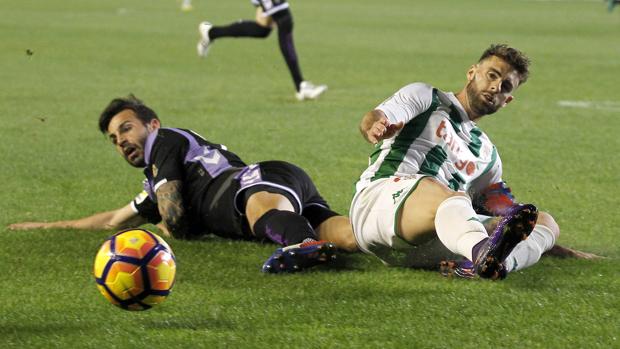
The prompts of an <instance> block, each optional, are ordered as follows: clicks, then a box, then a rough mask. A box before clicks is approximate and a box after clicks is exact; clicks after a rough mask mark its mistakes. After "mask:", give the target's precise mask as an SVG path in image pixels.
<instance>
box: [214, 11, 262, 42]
mask: <svg viewBox="0 0 620 349" xmlns="http://www.w3.org/2000/svg"><path fill="white" fill-rule="evenodd" d="M272 22H273V21H272V20H271V18H270V17H265V16H263V12H262V10H261V8H260V7H258V8H256V20H254V21H249V20H239V21H237V22H235V23H232V24H229V25H227V26H214V27H212V28H211V29H210V30H209V32H208V37H209V40H211V41H213V40H215V39H217V38H223V37H235V38H240V37H247V38H266V37H267V36H269V33H271V27H272V25H273V24H272Z"/></svg>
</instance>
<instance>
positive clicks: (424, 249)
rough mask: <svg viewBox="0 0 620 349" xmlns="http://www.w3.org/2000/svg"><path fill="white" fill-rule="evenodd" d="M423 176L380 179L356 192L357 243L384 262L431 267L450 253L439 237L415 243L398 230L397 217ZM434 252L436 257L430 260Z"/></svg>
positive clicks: (353, 218) (353, 220)
mask: <svg viewBox="0 0 620 349" xmlns="http://www.w3.org/2000/svg"><path fill="white" fill-rule="evenodd" d="M424 177H426V176H425V175H413V176H408V177H390V178H383V179H378V180H375V181H373V182H372V183H371V184H370V185H369V186H368V187H366V188H365V189H364V190H362V191H361V192H359V193H357V194H356V195H355V197H354V198H353V202H352V203H351V209H350V212H349V215H350V217H351V223H352V224H353V233H354V234H355V239H356V240H357V245H358V246H359V248H360V249H361V250H362V251H364V252H366V253H369V254H373V255H375V256H377V257H378V258H379V259H381V261H383V263H384V264H387V265H393V266H405V267H432V265H433V264H434V263H435V262H436V261H435V259H441V258H442V257H443V256H440V255H442V254H445V253H446V252H447V253H448V254H449V251H448V250H447V249H446V248H445V247H443V245H442V244H441V242H439V239H435V240H437V241H435V242H430V243H428V244H424V245H420V246H414V245H411V244H410V243H408V242H407V241H405V240H404V239H403V238H401V237H400V236H399V235H398V233H397V227H396V217H398V215H399V214H400V211H401V209H402V207H403V204H404V203H405V201H406V199H407V198H408V197H409V195H411V193H412V192H413V191H414V190H415V188H416V187H417V185H418V182H419V181H420V180H421V179H422V178H424ZM431 255H432V256H433V257H437V258H433V260H431V259H430V257H431ZM439 261H440V260H439ZM424 264H428V265H424Z"/></svg>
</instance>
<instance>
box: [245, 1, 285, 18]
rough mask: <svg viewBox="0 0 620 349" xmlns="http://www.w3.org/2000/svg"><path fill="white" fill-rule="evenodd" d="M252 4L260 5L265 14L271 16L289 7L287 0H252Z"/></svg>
mask: <svg viewBox="0 0 620 349" xmlns="http://www.w3.org/2000/svg"><path fill="white" fill-rule="evenodd" d="M252 4H253V5H254V6H257V7H258V6H260V7H261V8H262V9H263V14H264V15H265V16H271V15H273V14H274V13H276V12H280V11H282V10H284V9H287V8H288V2H286V0H252Z"/></svg>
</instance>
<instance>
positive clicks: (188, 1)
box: [181, 0, 194, 12]
mask: <svg viewBox="0 0 620 349" xmlns="http://www.w3.org/2000/svg"><path fill="white" fill-rule="evenodd" d="M193 9H194V7H193V6H192V0H183V2H182V3H181V11H185V12H188V11H191V10H193Z"/></svg>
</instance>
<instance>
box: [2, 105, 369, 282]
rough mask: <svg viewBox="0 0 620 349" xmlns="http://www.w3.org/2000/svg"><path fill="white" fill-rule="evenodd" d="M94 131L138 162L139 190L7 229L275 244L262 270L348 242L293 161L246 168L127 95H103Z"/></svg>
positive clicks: (298, 264)
mask: <svg viewBox="0 0 620 349" xmlns="http://www.w3.org/2000/svg"><path fill="white" fill-rule="evenodd" d="M99 128H100V130H101V132H102V133H104V134H105V135H106V136H107V137H108V138H109V139H110V141H111V142H112V144H114V146H115V147H116V150H117V151H118V152H119V154H120V155H121V156H122V157H123V158H124V159H125V160H126V161H127V162H128V163H129V164H130V165H131V166H133V167H137V168H142V169H143V171H144V175H145V177H146V179H145V180H144V191H143V192H142V193H141V194H139V195H138V196H137V197H136V198H135V199H134V200H133V201H132V202H131V203H129V204H128V205H125V206H123V207H121V208H118V209H116V210H112V211H107V212H101V213H97V214H94V215H90V216H87V217H84V218H79V219H73V220H66V221H56V222H24V223H16V224H12V225H10V226H9V228H10V229H21V230H23V229H37V228H43V229H46V228H63V229H82V230H104V229H113V230H118V229H124V228H130V227H135V226H138V225H141V224H144V223H147V222H148V223H153V224H158V227H160V229H162V231H163V233H164V234H165V235H167V236H173V237H175V238H181V239H196V238H200V237H201V236H204V235H206V234H215V235H218V236H220V237H224V238H231V239H247V240H270V241H273V242H275V243H277V244H279V245H282V246H283V247H282V248H278V249H277V250H276V251H275V252H274V253H273V255H272V256H271V257H270V258H269V259H268V260H267V262H265V264H264V265H263V271H264V272H269V273H278V272H294V271H298V270H301V269H304V268H307V267H311V266H314V265H316V264H320V263H325V262H328V261H330V260H331V259H333V257H334V256H335V252H336V251H335V250H336V246H335V244H336V245H337V246H338V247H339V248H341V249H345V250H350V251H355V250H356V249H357V247H356V245H355V241H354V240H353V233H352V230H351V224H350V222H349V219H348V218H347V217H344V216H341V215H338V214H337V213H335V212H333V211H332V210H330V209H329V206H328V205H327V202H325V200H324V199H323V198H322V197H321V195H320V194H319V192H318V190H317V189H316V187H315V186H314V184H313V183H312V180H311V179H310V177H308V175H307V174H306V173H305V172H304V171H303V170H302V169H301V168H299V167H297V166H295V165H293V164H290V163H287V162H283V161H263V162H259V163H255V164H252V165H246V164H245V163H244V162H243V161H242V160H241V159H240V158H239V157H238V156H237V155H236V154H234V153H232V152H230V151H229V150H228V149H227V148H226V147H225V146H223V145H221V144H215V143H211V142H209V141H207V140H205V139H204V138H202V137H201V136H199V135H198V134H196V133H195V132H193V131H191V130H187V129H178V128H163V127H161V123H160V120H159V118H158V117H157V115H156V114H155V112H154V111H153V110H152V109H150V108H149V107H147V106H146V105H144V104H143V103H142V102H141V101H140V100H138V99H137V98H135V97H134V96H133V95H130V96H129V97H127V98H117V99H114V100H112V101H111V102H110V104H109V105H108V106H107V107H106V109H105V110H104V111H103V113H102V114H101V116H100V118H99Z"/></svg>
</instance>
